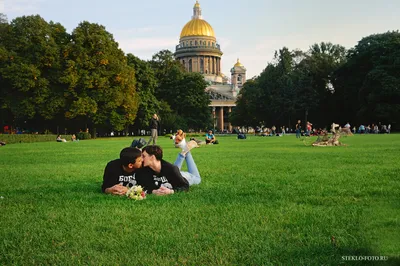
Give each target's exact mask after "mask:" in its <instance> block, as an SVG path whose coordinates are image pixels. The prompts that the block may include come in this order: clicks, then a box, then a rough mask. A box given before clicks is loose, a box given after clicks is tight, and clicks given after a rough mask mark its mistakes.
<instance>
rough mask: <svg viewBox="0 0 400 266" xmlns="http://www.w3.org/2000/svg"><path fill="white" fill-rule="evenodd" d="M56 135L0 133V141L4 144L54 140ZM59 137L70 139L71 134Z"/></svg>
mask: <svg viewBox="0 0 400 266" xmlns="http://www.w3.org/2000/svg"><path fill="white" fill-rule="evenodd" d="M56 138H57V135H49V134H45V135H38V134H0V141H4V142H5V143H6V144H13V143H28V142H45V141H56ZM61 138H64V139H66V140H68V141H69V140H71V135H62V136H61Z"/></svg>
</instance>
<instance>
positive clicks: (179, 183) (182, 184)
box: [152, 164, 189, 196]
mask: <svg viewBox="0 0 400 266" xmlns="http://www.w3.org/2000/svg"><path fill="white" fill-rule="evenodd" d="M164 167H168V168H167V169H165V176H166V178H167V179H168V181H169V183H170V184H171V185H172V188H173V189H169V188H166V187H160V188H159V189H157V190H153V191H152V193H153V194H155V195H158V196H163V195H168V194H174V193H175V192H180V191H188V190H189V182H188V181H187V179H186V178H184V177H183V176H182V174H181V172H180V171H179V168H178V167H177V166H175V165H172V164H171V165H168V166H164Z"/></svg>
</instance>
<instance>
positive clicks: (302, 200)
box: [0, 134, 400, 265]
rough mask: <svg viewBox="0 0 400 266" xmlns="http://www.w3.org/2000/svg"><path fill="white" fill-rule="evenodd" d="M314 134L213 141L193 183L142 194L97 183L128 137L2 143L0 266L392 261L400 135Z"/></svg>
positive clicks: (399, 219) (399, 246)
mask: <svg viewBox="0 0 400 266" xmlns="http://www.w3.org/2000/svg"><path fill="white" fill-rule="evenodd" d="M313 139H315V138H311V139H308V140H307V141H306V144H308V146H307V145H305V144H304V143H303V141H299V140H298V139H296V138H295V136H294V135H293V136H285V137H254V136H249V138H248V139H246V140H237V139H236V138H235V137H234V136H229V137H220V138H219V141H220V144H219V145H208V146H202V147H201V148H198V149H195V150H194V151H193V152H192V154H193V157H194V159H195V161H196V163H197V166H198V168H199V170H200V173H201V175H202V183H201V184H200V185H198V186H193V187H191V189H190V192H188V193H178V194H174V195H170V196H166V197H157V196H153V195H150V196H148V197H147V199H146V200H143V201H133V200H128V199H127V198H124V197H118V196H112V195H105V194H102V193H101V190H100V186H101V183H102V175H103V170H104V167H105V165H106V163H107V162H108V161H110V160H112V159H115V158H117V157H118V156H119V152H120V150H121V149H122V148H124V147H126V146H129V144H130V142H131V141H132V138H111V139H97V140H86V141H80V142H78V143H72V142H68V143H56V142H47V143H27V144H12V145H6V146H4V147H0V196H1V199H0V265H43V264H44V265H47V264H52V265H54V264H55V265H81V264H83V265H88V264H89V265H366V264H367V265H400V199H399V197H400V181H399V180H400V135H398V134H391V135H361V136H360V135H357V136H353V137H343V138H342V139H341V141H342V142H343V143H345V144H347V145H348V146H345V147H311V146H310V144H311V142H312V140H313ZM159 144H160V145H161V146H162V147H163V148H164V157H165V159H166V160H168V161H171V162H173V161H174V159H175V157H176V154H177V152H178V149H176V148H173V146H172V143H171V140H169V139H167V138H163V137H162V138H160V140H159ZM344 256H386V257H387V259H388V260H386V261H373V262H371V261H365V260H364V261H360V260H358V261H354V260H350V258H347V260H346V258H344ZM353 259H354V258H353ZM364 259H367V258H364Z"/></svg>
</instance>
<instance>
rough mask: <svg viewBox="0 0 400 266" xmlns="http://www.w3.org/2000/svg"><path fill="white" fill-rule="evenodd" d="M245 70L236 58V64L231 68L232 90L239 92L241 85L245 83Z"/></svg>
mask: <svg viewBox="0 0 400 266" xmlns="http://www.w3.org/2000/svg"><path fill="white" fill-rule="evenodd" d="M246 70H247V69H246V68H245V67H244V66H243V65H242V63H240V61H239V58H238V60H237V62H236V64H235V65H234V66H233V67H232V68H231V82H232V86H233V90H237V91H239V90H240V89H241V88H242V87H243V84H244V83H245V82H246Z"/></svg>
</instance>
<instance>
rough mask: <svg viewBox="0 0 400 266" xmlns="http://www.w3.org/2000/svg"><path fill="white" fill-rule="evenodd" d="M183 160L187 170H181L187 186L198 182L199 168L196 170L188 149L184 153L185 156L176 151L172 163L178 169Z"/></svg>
mask: <svg viewBox="0 0 400 266" xmlns="http://www.w3.org/2000/svg"><path fill="white" fill-rule="evenodd" d="M184 160H185V161H186V165H187V168H188V172H183V171H181V174H182V176H183V177H184V178H186V180H187V181H188V182H189V186H191V185H198V184H200V182H201V177H200V173H199V170H197V166H196V164H195V162H194V160H193V156H192V154H191V153H190V151H189V152H188V153H186V156H185V155H182V154H181V153H178V157H177V158H176V161H175V163H174V165H176V166H178V168H179V170H181V168H182V164H183V161H184Z"/></svg>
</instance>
